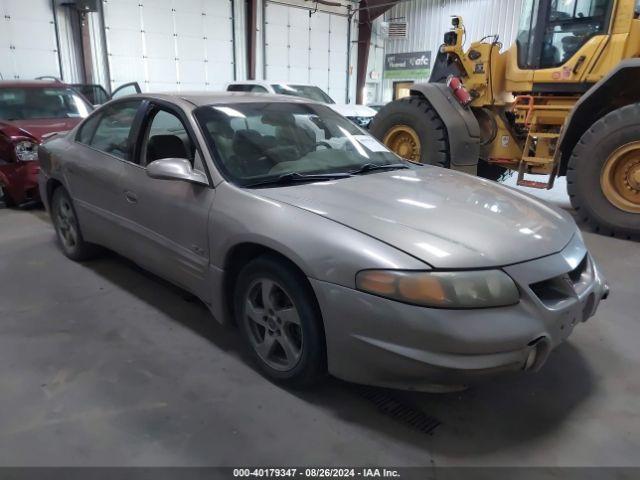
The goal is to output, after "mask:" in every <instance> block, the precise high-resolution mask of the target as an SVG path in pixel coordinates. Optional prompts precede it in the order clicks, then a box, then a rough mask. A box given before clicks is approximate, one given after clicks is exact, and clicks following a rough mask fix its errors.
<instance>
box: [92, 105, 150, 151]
mask: <svg viewBox="0 0 640 480" xmlns="http://www.w3.org/2000/svg"><path fill="white" fill-rule="evenodd" d="M139 106H140V101H139V100H136V101H133V102H124V103H118V104H116V105H113V106H110V107H107V108H106V109H105V110H104V111H103V113H102V116H101V117H100V122H99V123H98V128H97V129H96V131H95V133H94V135H93V138H92V139H91V142H90V145H91V146H92V147H93V148H96V149H98V150H100V151H103V152H105V153H109V154H111V155H114V156H116V157H118V158H122V159H123V160H130V159H131V143H130V141H129V135H130V133H131V127H132V126H133V120H134V119H135V116H136V113H137V112H138V107H139Z"/></svg>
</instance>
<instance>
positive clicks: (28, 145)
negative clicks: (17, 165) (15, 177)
mask: <svg viewBox="0 0 640 480" xmlns="http://www.w3.org/2000/svg"><path fill="white" fill-rule="evenodd" d="M16 157H17V158H18V160H21V161H23V162H32V161H34V160H38V144H37V143H34V142H31V141H29V140H23V141H21V142H18V143H17V144H16Z"/></svg>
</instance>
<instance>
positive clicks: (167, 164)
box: [147, 158, 209, 186]
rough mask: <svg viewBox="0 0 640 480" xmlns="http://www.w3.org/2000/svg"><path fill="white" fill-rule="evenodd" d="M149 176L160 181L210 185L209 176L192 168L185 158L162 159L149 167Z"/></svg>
mask: <svg viewBox="0 0 640 480" xmlns="http://www.w3.org/2000/svg"><path fill="white" fill-rule="evenodd" d="M147 175H148V176H149V177H151V178H157V179H159V180H181V181H183V182H190V183H195V184H197V185H207V186H208V185H209V180H208V179H207V176H206V175H205V174H204V173H202V172H199V171H197V170H194V169H193V168H191V162H189V160H186V159H184V158H162V159H160V160H156V161H154V162H151V163H150V164H149V165H147Z"/></svg>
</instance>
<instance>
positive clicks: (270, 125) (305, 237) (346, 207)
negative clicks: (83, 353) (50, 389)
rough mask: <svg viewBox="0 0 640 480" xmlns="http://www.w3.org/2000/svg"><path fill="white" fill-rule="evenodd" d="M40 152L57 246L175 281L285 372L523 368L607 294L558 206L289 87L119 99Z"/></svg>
mask: <svg viewBox="0 0 640 480" xmlns="http://www.w3.org/2000/svg"><path fill="white" fill-rule="evenodd" d="M39 155H40V162H41V167H42V170H41V177H40V190H41V196H42V198H43V199H44V202H45V205H46V206H47V208H48V210H49V212H50V213H51V216H52V219H53V223H54V225H55V229H56V232H57V237H58V240H59V243H60V245H61V248H62V251H63V252H64V253H65V254H66V255H67V256H68V257H69V258H71V259H73V260H77V261H82V260H86V259H88V258H90V257H91V256H92V255H95V254H96V253H97V252H98V251H99V248H98V247H97V246H102V247H107V248H109V249H112V250H115V251H116V252H119V253H120V254H122V255H124V256H126V257H128V258H130V259H132V260H133V261H134V262H136V263H138V264H139V265H141V266H142V267H143V268H146V269H148V270H150V271H152V272H154V273H156V274H158V275H160V276H162V277H164V278H166V279H168V280H170V281H171V282H173V283H175V284H177V285H179V286H181V287H182V288H184V289H186V290H188V291H190V292H192V293H193V294H195V295H196V296H198V297H199V298H200V299H201V300H202V301H203V302H204V303H205V304H206V305H207V306H208V307H209V309H210V310H211V312H212V313H213V315H214V317H215V318H216V319H217V320H219V321H221V322H225V321H233V322H235V323H236V324H237V325H238V326H239V327H240V330H241V332H242V334H243V336H244V338H245V339H246V343H247V346H248V348H249V350H250V351H251V352H252V355H253V357H254V358H255V361H256V364H257V366H258V367H259V368H260V369H261V370H262V371H263V372H264V373H265V374H266V375H267V376H268V377H270V378H272V379H275V380H278V381H282V382H285V383H288V384H293V385H306V384H310V383H313V382H314V381H317V380H318V379H319V378H321V377H322V376H323V375H324V374H326V373H327V372H329V373H330V374H333V375H334V376H336V377H339V378H342V379H345V380H348V381H353V382H359V383H366V384H374V385H381V386H387V387H395V388H409V389H420V390H430V391H434V390H440V391H442V390H450V389H456V388H461V387H463V386H465V385H468V384H470V383H473V382H476V381H478V380H482V379H486V378H489V377H492V376H494V375H497V374H502V373H504V372H518V371H534V370H537V369H539V368H540V367H541V366H542V365H543V364H544V363H545V361H546V360H547V358H548V355H549V353H550V352H551V350H552V349H553V348H555V347H556V346H558V345H559V344H560V343H561V342H562V341H563V340H565V339H566V338H567V337H568V336H569V335H570V333H571V332H572V330H573V328H574V326H576V325H577V324H579V323H581V322H584V321H586V320H587V319H588V318H590V317H591V316H592V315H593V314H594V313H595V311H596V308H597V307H598V304H599V303H600V301H601V300H602V299H603V298H606V296H607V294H608V287H607V284H606V282H605V280H604V279H603V277H602V274H601V272H600V270H599V269H598V266H597V265H596V263H595V262H594V260H593V258H592V257H591V256H590V254H589V253H588V252H587V249H586V248H585V245H584V243H583V240H582V237H581V235H580V232H579V231H578V229H577V228H576V225H575V224H574V222H573V220H572V219H571V217H570V216H569V215H568V214H567V213H565V212H563V211H561V210H558V209H555V208H553V207H550V206H548V205H546V204H544V203H542V202H540V201H538V200H535V199H533V198H531V197H529V196H527V195H524V194H521V193H518V192H517V191H514V190H511V189H508V188H506V187H503V186H500V185H498V184H495V183H491V182H488V181H485V180H482V179H478V178H475V177H472V176H469V175H466V174H463V173H458V172H454V171H451V170H445V169H442V168H438V167H431V166H423V165H415V164H411V163H408V162H405V161H403V160H401V159H399V158H398V157H396V156H395V155H394V154H392V153H390V152H389V151H388V150H387V149H386V148H385V147H384V146H383V145H381V144H380V143H378V142H377V141H376V140H374V139H373V138H372V137H370V136H368V135H367V134H366V133H365V132H364V131H362V130H360V129H359V128H358V127H356V126H355V125H353V124H352V123H351V122H349V121H348V120H346V119H344V118H342V117H341V116H339V115H338V114H336V113H334V112H333V111H331V110H330V109H329V108H327V107H326V106H323V105H320V104H315V103H312V102H309V101H306V100H302V99H300V100H297V99H293V98H291V97H278V96H260V95H251V94H214V95H208V94H190V95H188V94H175V95H168V94H167V95H160V94H155V95H151V94H150V95H137V96H131V97H126V98H122V99H119V100H116V101H112V102H110V103H108V104H106V105H105V106H103V107H102V108H99V109H98V110H96V111H95V112H93V113H92V114H91V115H90V116H89V117H88V118H87V119H85V120H84V121H83V122H82V123H81V124H80V125H79V126H78V127H76V128H75V129H74V130H72V131H70V132H68V133H65V134H58V135H57V136H55V137H53V138H51V139H49V140H48V141H47V142H46V143H45V144H44V145H43V146H42V147H41V148H40V152H39Z"/></svg>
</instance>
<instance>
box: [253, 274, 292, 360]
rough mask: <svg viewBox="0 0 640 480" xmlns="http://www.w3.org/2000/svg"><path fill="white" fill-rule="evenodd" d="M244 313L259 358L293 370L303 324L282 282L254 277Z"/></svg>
mask: <svg viewBox="0 0 640 480" xmlns="http://www.w3.org/2000/svg"><path fill="white" fill-rule="evenodd" d="M243 313H244V316H243V321H244V322H245V323H246V327H247V332H248V334H249V335H248V336H249V341H250V343H251V346H252V347H253V349H254V350H255V352H256V353H257V354H258V356H259V357H260V359H261V360H262V361H263V362H264V363H266V364H267V365H268V366H269V367H271V368H273V369H275V370H278V371H283V372H284V371H289V370H292V369H293V368H294V367H295V366H296V365H297V364H298V362H299V361H300V357H301V355H302V345H303V343H302V326H301V321H300V315H299V313H298V310H297V309H296V307H295V305H294V303H293V301H292V300H291V296H290V295H289V294H288V293H287V291H286V290H285V289H284V288H283V287H282V285H280V284H279V283H278V282H276V281H275V280H272V279H270V278H259V279H257V280H254V281H253V282H252V283H251V285H250V286H249V288H248V289H247V294H246V298H245V300H244V312H243Z"/></svg>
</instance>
